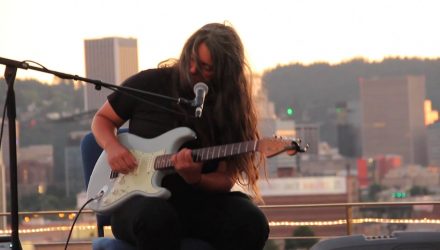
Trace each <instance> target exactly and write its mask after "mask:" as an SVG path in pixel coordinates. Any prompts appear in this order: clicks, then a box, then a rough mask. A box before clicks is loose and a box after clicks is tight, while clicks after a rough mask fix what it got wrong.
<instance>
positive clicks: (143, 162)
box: [87, 127, 308, 214]
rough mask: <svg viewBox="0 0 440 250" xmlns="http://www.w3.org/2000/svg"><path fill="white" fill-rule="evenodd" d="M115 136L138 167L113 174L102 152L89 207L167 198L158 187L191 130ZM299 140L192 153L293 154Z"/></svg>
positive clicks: (107, 208) (207, 156) (209, 156)
mask: <svg viewBox="0 0 440 250" xmlns="http://www.w3.org/2000/svg"><path fill="white" fill-rule="evenodd" d="M118 137H119V141H120V142H121V143H122V144H123V145H124V146H125V147H127V148H128V149H129V150H131V152H132V153H133V155H134V156H135V157H136V159H137V161H138V167H137V168H136V169H135V170H134V171H132V172H130V173H128V174H121V173H116V172H114V171H112V170H111V168H110V165H109V164H108V162H107V154H106V153H105V151H103V152H102V154H101V155H100V157H99V159H98V161H97V162H96V165H95V167H94V169H93V172H92V175H91V177H90V182H89V186H88V188H87V198H88V199H91V198H96V199H95V200H94V201H93V202H91V203H90V204H89V208H91V209H92V210H94V211H95V212H98V213H101V214H107V213H109V212H111V211H113V210H114V209H115V208H117V207H118V206H120V205H121V204H122V203H124V202H125V201H126V200H127V199H129V198H131V197H132V196H134V195H142V196H145V197H161V198H165V199H166V198H168V197H170V195H171V193H170V192H169V191H168V190H167V189H165V188H163V187H161V182H162V179H163V177H164V176H165V175H167V174H170V173H172V172H173V171H174V170H173V166H172V163H171V156H172V154H173V153H175V152H177V151H178V150H179V149H180V147H181V146H182V145H183V143H185V142H186V141H189V140H192V139H195V138H196V134H195V132H194V131H192V130H191V129H189V128H186V127H179V128H176V129H173V130H170V131H168V132H166V133H164V134H162V135H160V136H158V137H156V138H153V139H144V138H142V137H139V136H136V135H133V134H130V133H122V134H119V135H118ZM299 143H300V142H299V141H296V140H286V139H281V138H266V139H261V140H254V141H246V142H240V143H232V144H226V145H221V146H213V147H207V148H201V149H194V150H192V154H193V158H194V160H195V161H206V160H213V159H219V158H224V157H228V156H233V155H238V154H243V153H249V152H260V153H263V154H264V155H265V156H266V157H272V156H275V155H277V154H280V153H282V152H285V151H286V152H287V153H288V154H289V155H294V154H296V153H297V152H305V151H306V150H307V147H308V146H306V147H305V148H300V146H299Z"/></svg>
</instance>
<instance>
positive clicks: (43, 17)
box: [0, 0, 440, 82]
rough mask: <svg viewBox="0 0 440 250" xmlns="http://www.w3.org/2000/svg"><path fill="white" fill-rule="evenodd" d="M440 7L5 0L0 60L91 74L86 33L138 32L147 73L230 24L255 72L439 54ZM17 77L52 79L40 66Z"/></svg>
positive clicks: (374, 1) (432, 0)
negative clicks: (213, 25)
mask: <svg viewBox="0 0 440 250" xmlns="http://www.w3.org/2000/svg"><path fill="white" fill-rule="evenodd" d="M439 7H440V2H439V1H437V0H429V1H424V0H408V1H405V0H386V1H384V0H368V1H367V0H365V1H351V0H340V1H328V0H301V1H300V0H295V1H286V0H271V1H269V0H265V1H262V0H256V1H237V0H222V1H198V0H184V1H180V0H179V1H178V0H174V1H142V0H125V1H119V0H118V1H116V0H92V1H89V0H88V1H86V0H75V1H59V0H58V1H57V0H39V1H33V0H20V1H16V0H0V57H4V58H9V59H13V60H17V61H22V60H33V61H36V62H38V63H41V64H42V65H44V66H46V67H47V68H49V69H52V70H55V71H60V72H64V73H69V74H77V75H80V76H85V69H84V68H85V67H84V39H90V38H102V37H109V36H118V37H133V38H136V39H137V40H138V49H139V66H140V69H146V68H151V67H155V66H156V65H157V63H158V62H160V61H162V60H165V59H168V58H176V57H178V55H179V53H180V50H181V48H182V46H183V43H184V42H185V40H186V39H187V38H188V37H189V35H190V34H192V32H194V31H195V30H196V29H198V28H199V27H201V26H202V25H204V24H206V23H209V22H224V21H228V22H230V23H231V24H232V25H233V26H234V27H235V28H236V29H237V31H238V32H239V34H240V35H241V37H242V40H243V43H244V45H245V48H246V51H247V54H248V59H249V62H250V64H251V66H252V68H253V70H254V71H256V72H263V71H264V70H265V69H269V68H273V67H276V65H279V64H288V63H291V62H301V63H306V64H309V63H313V62H317V61H320V62H322V61H323V62H330V63H338V62H341V61H345V60H348V59H351V58H354V57H364V58H367V59H370V60H381V59H383V58H384V57H387V56H401V57H429V58H434V57H440V32H438V27H437V26H438V24H439V23H440V15H438V10H439V9H440V8H439ZM0 70H1V73H2V74H3V70H4V67H3V65H2V66H0ZM17 77H19V78H28V77H32V78H38V79H40V80H43V81H46V82H51V81H52V76H51V75H48V74H45V73H41V72H35V71H32V70H28V71H25V70H20V71H19V72H18V74H17Z"/></svg>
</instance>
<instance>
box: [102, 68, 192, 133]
mask: <svg viewBox="0 0 440 250" xmlns="http://www.w3.org/2000/svg"><path fill="white" fill-rule="evenodd" d="M177 79H178V76H177V72H176V71H175V70H174V69H173V68H160V69H149V70H145V71H141V72H139V73H138V74H136V75H133V76H132V77H130V78H128V79H127V80H126V81H125V82H124V83H123V84H122V85H123V86H124V87H129V88H134V89H137V90H142V91H148V92H150V93H154V94H158V95H163V96H167V97H172V98H177V97H182V96H177V95H178V91H177ZM133 95H136V96H138V98H140V100H139V99H138V98H135V97H133V96H130V95H128V94H121V93H118V92H115V93H113V94H111V95H110V96H109V97H108V101H109V103H110V105H111V106H112V108H113V109H114V111H115V112H116V114H117V115H118V116H119V117H121V118H122V119H124V120H129V132H130V133H132V134H135V135H138V136H141V137H143V138H154V137H156V136H158V135H161V134H163V133H165V132H167V131H169V130H171V129H173V128H176V127H178V126H186V127H191V124H190V123H189V119H190V118H189V116H188V115H187V113H186V111H187V108H186V107H183V106H179V105H178V104H177V103H176V102H173V101H171V100H167V99H164V98H160V97H156V96H154V95H151V96H150V95H141V96H140V95H139V94H137V93H133ZM186 98H188V97H186Z"/></svg>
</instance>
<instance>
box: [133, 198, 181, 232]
mask: <svg viewBox="0 0 440 250" xmlns="http://www.w3.org/2000/svg"><path fill="white" fill-rule="evenodd" d="M139 205H140V206H141V207H144V209H143V210H142V212H140V213H137V214H136V216H135V221H134V230H135V231H138V232H139V231H143V232H146V231H147V232H148V233H153V231H154V234H161V233H165V232H167V233H168V234H169V233H172V232H173V231H176V230H177V228H178V216H177V212H176V211H175V210H174V208H173V207H172V206H171V205H170V204H169V203H168V202H167V201H166V200H164V199H158V198H153V199H144V201H142V202H141V204H139Z"/></svg>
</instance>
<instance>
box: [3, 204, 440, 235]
mask: <svg viewBox="0 0 440 250" xmlns="http://www.w3.org/2000/svg"><path fill="white" fill-rule="evenodd" d="M415 205H433V206H435V205H440V201H423V202H352V203H321V204H298V205H293V204H286V205H260V206H259V207H260V208H261V209H262V210H263V212H264V211H265V210H272V209H275V210H276V209H286V208H288V209H298V208H335V207H338V208H344V209H345V218H341V219H340V220H338V221H339V222H340V224H345V228H346V234H347V235H351V234H352V233H353V224H354V222H355V220H359V219H354V218H353V208H362V207H395V206H415ZM77 213H78V211H76V210H56V211H35V212H19V216H21V217H25V216H30V217H31V216H51V215H60V214H65V215H69V214H72V215H74V216H76V215H77ZM81 214H94V212H93V211H92V210H83V211H82V212H81ZM9 215H10V214H9V213H0V217H4V216H9ZM396 220H400V219H396ZM401 220H405V221H406V222H409V220H411V219H401ZM427 221H429V222H431V223H435V224H439V225H440V216H439V217H438V218H429V219H427V220H419V219H414V223H426V222H427ZM367 222H368V221H367ZM370 222H371V221H370ZM373 222H374V221H373ZM376 222H377V221H376ZM306 225H307V224H306ZM311 225H312V224H311ZM68 229H69V226H66V227H64V228H63V229H62V230H63V231H66V230H68ZM3 233H6V234H7V233H8V231H6V230H5V231H3ZM325 237H326V238H331V237H337V236H325ZM271 238H272V239H278V238H280V239H290V238H298V237H288V236H286V237H271ZM308 238H310V237H308ZM313 238H322V237H320V236H315V237H313Z"/></svg>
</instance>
